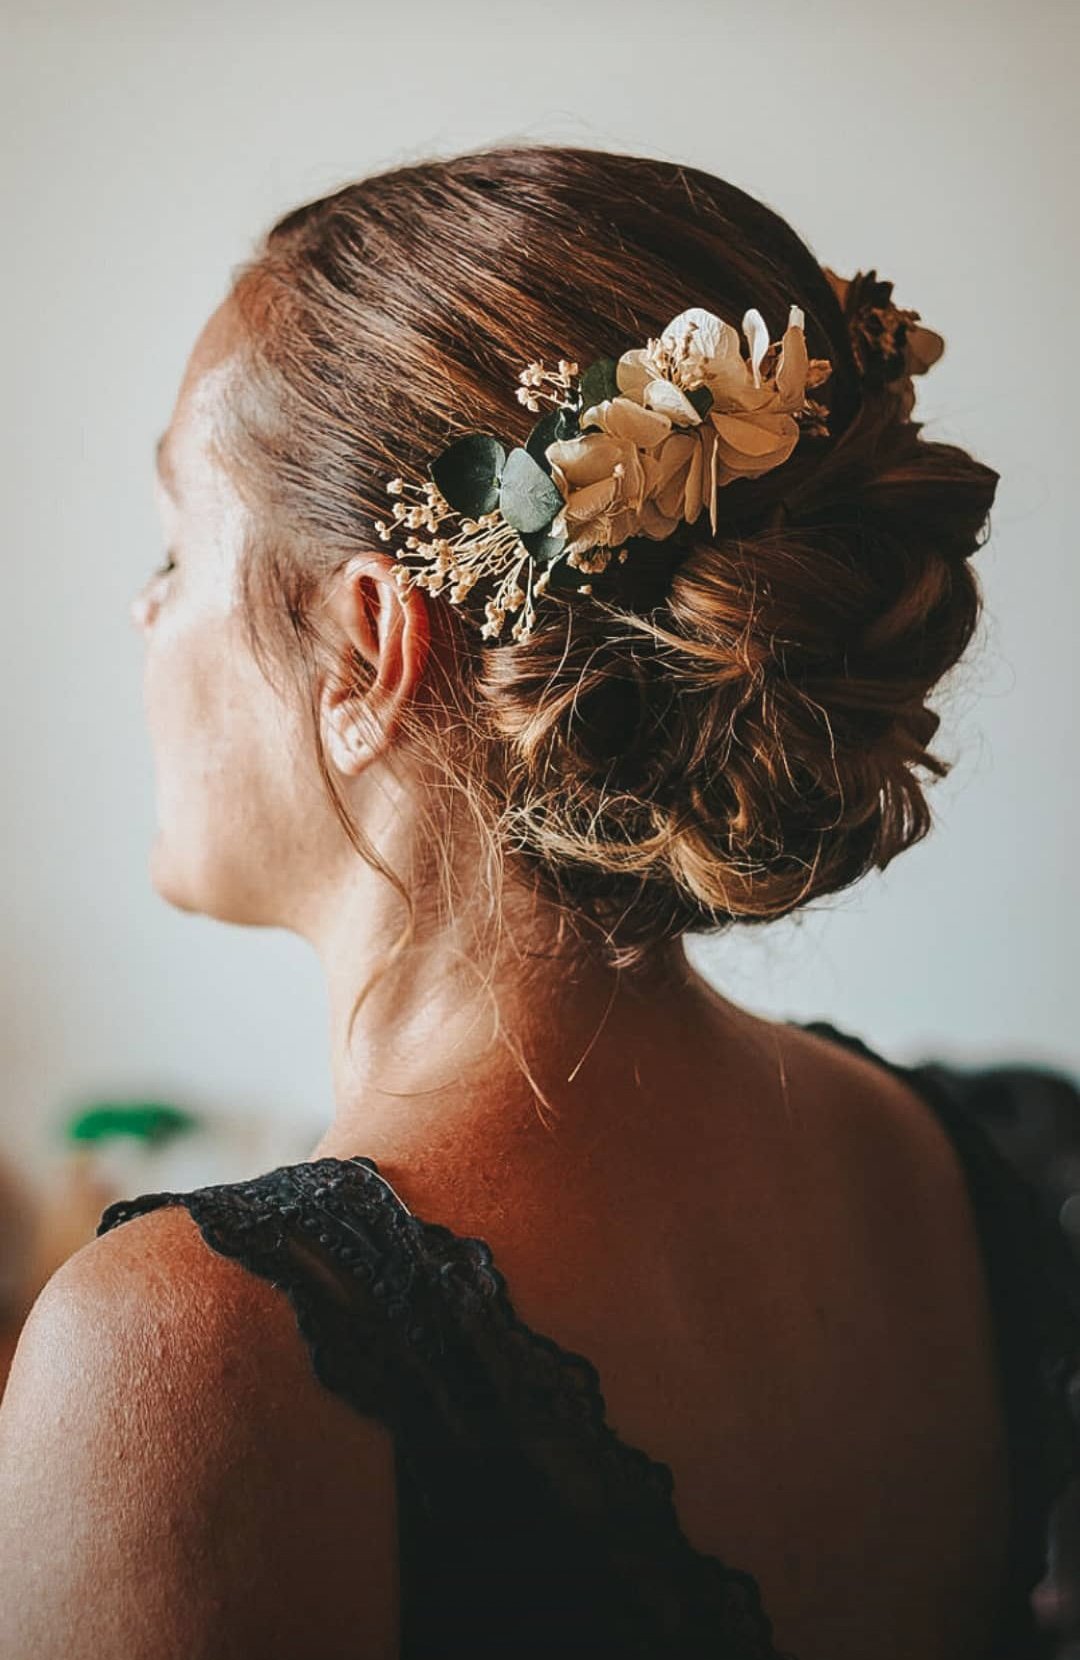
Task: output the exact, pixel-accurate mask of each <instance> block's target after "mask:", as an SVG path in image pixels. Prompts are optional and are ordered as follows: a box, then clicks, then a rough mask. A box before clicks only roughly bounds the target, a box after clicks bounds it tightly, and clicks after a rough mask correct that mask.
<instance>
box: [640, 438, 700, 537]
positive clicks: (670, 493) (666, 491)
mask: <svg viewBox="0 0 1080 1660" xmlns="http://www.w3.org/2000/svg"><path fill="white" fill-rule="evenodd" d="M700 448H701V446H700V444H699V442H698V440H697V438H696V436H695V435H694V434H692V433H682V432H675V433H672V435H671V437H670V438H668V439H667V440H666V441H665V442H664V443H663V444H661V445H660V446H659V448H658V449H657V450H655V451H654V452H653V454H652V455H646V456H644V457H643V458H642V460H643V465H644V468H645V502H652V503H653V505H654V506H655V507H656V508H657V509H658V511H659V512H660V513H661V514H662V515H663V516H664V517H665V518H668V519H672V520H674V521H676V522H677V521H678V520H679V518H680V517H681V516H682V510H683V505H684V502H685V496H686V475H687V473H688V471H689V469H690V465H691V462H692V459H693V456H694V454H695V452H696V451H698V450H700Z"/></svg>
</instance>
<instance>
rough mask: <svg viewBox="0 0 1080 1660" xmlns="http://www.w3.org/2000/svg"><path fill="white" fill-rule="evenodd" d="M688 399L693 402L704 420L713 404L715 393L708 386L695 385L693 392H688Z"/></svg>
mask: <svg viewBox="0 0 1080 1660" xmlns="http://www.w3.org/2000/svg"><path fill="white" fill-rule="evenodd" d="M686 400H687V402H688V403H692V404H693V406H694V408H695V409H696V410H697V412H698V414H699V415H700V416H701V419H702V420H704V419H705V417H706V415H707V414H708V413H709V410H710V409H711V408H712V406H713V395H712V393H711V392H710V391H709V388H708V387H707V386H695V387H694V390H693V391H692V392H687V393H686Z"/></svg>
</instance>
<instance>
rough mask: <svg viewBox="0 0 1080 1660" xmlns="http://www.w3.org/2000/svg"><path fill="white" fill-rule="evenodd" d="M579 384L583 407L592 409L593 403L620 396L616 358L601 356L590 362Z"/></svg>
mask: <svg viewBox="0 0 1080 1660" xmlns="http://www.w3.org/2000/svg"><path fill="white" fill-rule="evenodd" d="M578 386H579V388H580V391H581V407H582V409H591V408H592V406H593V404H595V403H603V402H604V399H605V398H618V397H620V396H621V393H620V391H619V383H618V381H617V380H616V379H615V359H614V358H613V357H601V358H598V359H597V361H596V362H595V363H590V364H589V367H588V368H587V369H586V370H585V373H584V374H583V375H582V377H581V379H580V380H579V381H578Z"/></svg>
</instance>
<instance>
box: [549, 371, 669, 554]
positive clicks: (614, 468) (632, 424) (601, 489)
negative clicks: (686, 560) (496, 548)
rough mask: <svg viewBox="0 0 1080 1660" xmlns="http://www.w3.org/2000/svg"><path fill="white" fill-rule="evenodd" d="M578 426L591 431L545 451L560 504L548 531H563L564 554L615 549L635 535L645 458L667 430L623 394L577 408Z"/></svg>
mask: <svg viewBox="0 0 1080 1660" xmlns="http://www.w3.org/2000/svg"><path fill="white" fill-rule="evenodd" d="M581 425H582V426H583V427H587V428H595V430H591V431H583V432H581V433H580V434H579V435H578V436H577V437H576V438H566V439H560V440H558V441H557V442H555V443H553V444H549V445H548V446H547V449H546V451H545V454H546V455H547V459H548V461H549V463H550V465H551V476H552V477H553V478H554V480H555V483H556V484H557V485H558V488H559V490H560V491H561V493H562V496H563V499H564V503H565V505H564V506H563V507H562V509H561V510H560V511H559V512H558V513H557V514H556V515H555V518H554V520H553V522H552V526H551V529H552V532H553V534H555V535H560V534H562V532H564V531H565V532H566V533H567V534H568V535H569V537H570V541H569V543H568V546H567V551H568V552H569V553H581V552H584V551H585V550H586V549H588V548H594V547H615V546H617V545H618V544H619V543H620V542H624V541H625V540H626V538H627V537H628V536H634V535H637V534H638V526H639V518H640V511H641V506H642V503H643V501H644V500H645V495H646V490H647V488H648V479H649V475H648V474H647V472H646V458H647V457H648V456H649V452H650V451H651V450H652V449H653V447H654V446H655V445H657V444H659V443H661V442H662V440H663V439H665V438H666V437H667V436H668V434H669V433H670V432H671V422H670V420H669V419H668V417H667V416H666V415H662V414H659V413H658V412H656V411H655V410H651V409H644V408H642V406H641V405H640V404H636V403H634V402H632V401H631V400H630V399H629V398H608V399H605V401H604V402H603V403H599V404H594V405H593V406H592V407H591V408H590V409H587V410H585V411H584V412H583V414H582V417H581Z"/></svg>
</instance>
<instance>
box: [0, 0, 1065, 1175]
mask: <svg viewBox="0 0 1080 1660" xmlns="http://www.w3.org/2000/svg"><path fill="white" fill-rule="evenodd" d="M4 18H5V20H4V22H3V25H2V28H3V65H2V82H3V84H2V87H0V111H2V115H0V120H2V121H3V125H4V133H3V136H4V144H3V157H2V162H0V165H2V167H3V186H4V207H3V230H4V244H5V256H4V259H3V261H2V263H0V280H2V283H3V319H4V325H5V326H4V344H3V352H2V358H3V380H4V393H5V396H4V398H3V413H2V418H3V422H4V427H3V434H2V437H3V442H2V444H0V510H2V512H3V518H4V524H3V599H4V603H3V605H2V606H0V631H2V651H0V672H2V674H3V677H4V685H3V696H2V699H0V719H2V720H3V723H4V757H5V763H6V764H5V768H4V771H5V782H6V789H5V794H4V811H3V814H2V818H0V834H2V836H3V854H4V878H5V879H4V882H3V894H4V898H3V905H4V916H3V959H2V961H3V968H2V972H3V984H2V988H0V989H2V998H0V1038H2V1044H3V1050H2V1094H0V1145H2V1146H3V1147H5V1148H6V1149H7V1150H8V1151H9V1152H10V1153H12V1154H13V1155H17V1156H18V1158H19V1160H20V1161H21V1162H27V1163H29V1164H30V1165H32V1166H34V1167H43V1166H44V1165H45V1164H46V1163H47V1161H48V1159H49V1158H50V1157H51V1156H52V1153H53V1151H54V1150H55V1146H56V1134H57V1126H58V1125H59V1124H60V1123H61V1121H62V1120H63V1119H64V1117H65V1115H66V1114H68V1113H69V1112H70V1111H71V1110H72V1109H74V1108H77V1107H78V1106H79V1104H80V1103H84V1102H86V1101H89V1100H94V1099H98V1098H102V1097H112V1096H115V1095H117V1094H120V1095H124V1096H129V1097H139V1096H149V1097H153V1098H157V1099H165V1100H172V1101H178V1102H181V1103H182V1104H183V1105H184V1106H186V1107H188V1108H190V1109H192V1110H194V1111H196V1112H198V1113H202V1114H206V1115H207V1116H208V1117H210V1118H214V1119H216V1120H218V1121H219V1123H220V1125H221V1127H222V1133H221V1135H220V1136H219V1138H218V1139H217V1141H216V1144H215V1146H214V1147H213V1148H212V1149H208V1148H205V1147H204V1148H203V1150H202V1151H196V1152H195V1153H193V1155H192V1157H191V1159H190V1160H189V1163H188V1165H187V1166H186V1167H185V1168H178V1167H177V1166H176V1165H173V1166H171V1167H170V1172H169V1174H170V1183H169V1185H186V1184H187V1183H188V1181H189V1180H190V1181H194V1180H199V1179H206V1180H210V1179H232V1177H233V1176H239V1175H241V1174H245V1173H249V1172H250V1173H254V1171H255V1170H256V1169H258V1168H265V1167H267V1166H268V1165H269V1164H270V1163H271V1162H278V1161H280V1160H281V1159H284V1158H293V1157H296V1158H298V1157H303V1156H305V1155H306V1152H307V1150H308V1148H309V1146H310V1144H311V1142H312V1141H313V1140H314V1138H315V1137H316V1136H317V1135H318V1133H319V1132H320V1129H321V1126H322V1124H323V1122H324V1120H325V1118H326V1116H327V1114H328V1113H329V1110H330V1102H331V1096H330V1084H329V1069H328V1063H327V1034H326V1029H325V1008H324V1000H323V987H322V980H321V975H320V972H319V968H318V964H317V962H316V960H315V958H314V957H313V955H312V954H311V953H310V952H309V950H308V949H307V948H306V946H305V945H304V943H303V942H301V941H299V940H297V939H296V938H294V937H292V936H290V935H287V934H285V933H283V932H281V931H277V930H273V931H266V930H243V929H238V928H232V927H228V926H225V925H223V924H220V923H217V922H214V921H212V920H208V919H206V918H203V917H199V916H193V915H186V914H180V913H178V912H176V911H173V910H171V909H170V908H169V907H168V906H167V905H166V904H165V903H164V902H163V901H162V900H160V899H159V898H158V897H157V896H156V894H155V893H154V892H153V890H152V889H151V887H150V886H149V882H148V879H147V874H146V859H147V853H148V849H149V846H150V843H151V839H152V835H153V830H154V805H153V777H152V769H151V759H150V753H149V747H148V743H147V741H146V739H145V736H144V731H143V724H142V710H141V699H140V672H141V642H140V640H139V639H138V638H137V636H136V634H135V632H134V630H133V628H132V626H131V623H130V621H129V616H128V603H129V600H130V598H131V595H132V593H133V592H134V591H135V590H136V589H137V588H138V587H139V585H140V584H141V583H142V581H143V580H144V578H145V576H146V574H147V573H148V571H149V569H150V568H151V567H152V566H153V565H156V564H157V563H158V562H159V560H160V558H161V557H162V553H163V549H162V545H161V538H160V532H159V527H158V523H157V519H156V515H155V512H154V508H153V501H152V496H151V483H150V481H151V451H152V446H153V441H154V439H155V438H156V436H157V434H158V433H159V432H160V431H161V429H162V428H163V427H164V425H165V423H166V421H167V420H168V417H169V413H170V410H171V407H172V402H173V398H174V396H175V393H176V389H177V386H178V384H179V379H180V375H181V371H182V368H183V365H184V361H185V359H186V356H187V353H188V351H189V349H190V347H191V344H192V342H193V340H194V338H195V335H196V333H197V332H198V329H199V327H200V326H201V324H202V322H203V321H204V319H205V317H206V316H207V315H208V313H209V312H210V311H211V310H212V309H213V307H214V306H215V305H216V304H217V302H218V300H219V299H220V298H221V296H222V294H223V292H224V289H225V285H226V281H227V275H228V271H229V268H230V266H231V265H233V264H234V263H235V262H236V261H237V260H239V259H241V258H242V257H243V256H244V255H245V254H246V253H247V252H248V251H249V248H250V247H251V245H252V243H253V241H254V239H255V237H256V235H257V233H258V232H259V231H260V230H261V229H262V228H263V227H264V226H265V225H266V224H267V223H268V222H269V221H270V220H271V219H272V218H273V217H274V216H276V215H278V214H279V213H281V212H282V211H284V210H285V209H286V208H287V207H289V206H291V205H294V204H295V203H297V202H299V201H301V200H303V199H306V198H309V197H311V196H313V195H316V194H321V193H323V192H324V191H326V190H328V189H330V188H332V187H334V186H336V185H338V184H341V183H343V182H345V181H346V180H347V179H349V178H352V177H356V176H358V175H361V174H363V173H366V172H370V171H374V170H378V169H381V168H385V167H387V166H391V165H393V164H396V163H398V162H401V161H407V160H410V159H415V158H419V157H422V156H426V155H428V154H432V153H436V154H440V153H448V152H451V151H454V150H459V149H464V148H467V147H470V146H472V145H478V144H485V143H489V142H492V141H502V140H524V141H541V140H543V141H553V142H566V143H575V144H584V145H588V146H593V147H604V148H613V149H623V150H629V151H634V152H644V153H650V154H653V155H658V156H662V157H665V158H667V159H670V160H675V161H683V162H688V163H691V164H693V165H696V166H699V167H703V168H707V169H709V170H711V171H713V172H716V173H719V174H721V175H723V176H725V177H727V178H729V179H731V180H732V181H734V182H735V183H736V184H738V185H740V186H741V187H743V188H744V189H746V190H749V191H751V192H752V193H754V194H756V195H758V196H760V197H761V198H763V199H764V200H765V201H766V202H768V203H769V204H770V205H771V206H772V207H774V208H776V209H777V210H778V211H779V212H780V213H781V214H783V215H784V216H785V217H786V218H787V219H789V220H790V222H791V223H792V224H793V225H794V227H795V228H796V229H797V230H798V231H799V232H800V233H801V234H802V235H803V236H804V237H805V238H806V240H807V241H808V242H809V243H810V245H811V247H812V248H813V249H814V251H815V253H816V254H817V256H818V257H819V258H820V259H821V260H822V261H823V262H825V263H827V264H830V265H832V266H833V267H834V268H835V269H836V270H838V271H839V272H840V273H841V274H842V275H845V276H846V275H851V274H852V273H853V272H854V271H855V270H856V269H857V268H863V269H866V268H869V267H874V268H876V269H877V271H878V274H879V275H880V276H883V277H886V278H890V279H892V280H893V282H894V283H895V285H896V286H895V295H894V297H895V299H896V301H897V303H898V304H900V305H903V306H910V307H913V308H914V309H916V310H918V311H919V312H921V314H922V316H923V318H924V320H925V321H926V323H927V324H928V325H929V326H930V327H932V328H934V329H936V330H938V331H939V332H940V333H942V334H943V335H944V336H945V339H946V355H945V357H944V359H943V360H942V361H941V363H939V364H938V365H937V366H936V367H935V368H934V370H933V371H932V372H931V374H930V375H928V376H927V377H925V379H923V380H921V381H918V382H917V383H916V384H917V388H918V396H919V403H918V406H917V414H918V416H919V418H920V419H922V420H924V421H926V423H927V428H926V431H927V436H928V437H937V438H941V439H944V440H947V441H953V442H958V443H960V444H962V445H964V446H965V447H967V448H970V449H971V450H972V451H973V452H974V453H975V454H976V455H977V456H979V457H980V458H981V459H983V460H985V461H987V462H989V463H990V464H991V465H993V466H994V467H996V468H997V469H998V470H999V471H1000V473H1001V474H1002V483H1001V486H1000V488H999V494H998V503H997V507H996V510H995V513H994V517H993V536H992V539H991V541H990V542H989V544H988V545H987V546H986V547H985V548H984V549H983V551H982V553H981V555H979V556H978V568H979V570H980V571H981V574H982V577H983V581H984V585H985V592H986V598H987V616H986V620H985V622H984V625H983V630H982V633H981V635H980V637H979V640H978V642H977V644H976V646H975V648H974V650H973V653H972V655H971V658H970V660H969V662H968V663H967V664H966V666H963V667H962V668H961V670H960V671H959V674H958V676H957V678H956V679H955V680H954V682H953V684H952V686H951V688H950V689H949V690H948V691H947V693H946V694H945V695H943V696H942V697H941V698H940V699H939V706H940V708H941V710H942V713H943V717H944V724H943V728H942V732H941V735H940V739H939V744H938V749H939V753H942V754H944V755H945V756H947V757H949V758H952V759H954V760H955V762H956V765H955V770H954V772H953V773H952V775H951V777H950V778H949V779H948V780H946V781H945V782H944V783H941V784H938V785H936V786H934V788H933V790H932V793H931V799H932V802H933V804H934V808H935V812H936V818H937V824H936V828H935V830H934V831H933V833H932V834H931V836H930V838H929V840H928V841H927V842H925V843H924V844H922V845H921V846H920V847H918V848H916V849H915V850H913V851H911V852H909V853H908V854H906V855H905V856H903V857H901V858H900V859H899V860H898V861H897V862H896V863H895V864H894V865H893V867H892V868H891V869H890V870H889V871H888V872H886V873H885V874H884V875H880V876H874V877H871V878H869V879H868V880H867V881H865V882H864V883H863V884H862V885H861V886H860V887H857V888H855V889H853V890H852V891H851V892H850V893H849V894H847V895H843V896H840V897H838V898H836V899H833V900H831V901H830V902H828V903H827V904H825V905H823V906H821V907H820V908H818V909H816V910H814V911H813V912H812V913H804V914H803V916H802V917H801V918H799V919H798V920H794V921H791V922H788V923H783V924H779V925H773V926H770V927H767V928H765V929H759V930H753V931H741V932H740V931H736V932H734V933H732V934H730V935H728V936H726V937H724V938H721V939H716V940H711V941H705V940H695V941H692V942H691V944H690V953H691V955H692V957H693V958H694V960H695V962H696V963H697V964H698V965H699V966H700V967H701V968H702V969H703V971H704V972H705V973H707V975H708V976H709V977H710V979H712V980H713V981H714V982H715V983H716V984H717V985H718V986H719V987H720V988H721V989H722V990H724V991H725V992H726V993H727V994H728V995H730V996H733V997H735V998H736V999H737V1000H740V1001H742V1002H744V1003H747V1004H749V1005H751V1006H753V1007H755V1008H758V1009H761V1010H764V1011H768V1012H772V1013H775V1014H778V1015H784V1016H792V1017H796V1018H813V1017H825V1018H829V1019H832V1020H834V1021H835V1022H836V1023H837V1024H838V1025H841V1026H843V1027H846V1028H847V1029H849V1030H852V1031H854V1032H856V1033H858V1034H860V1035H862V1036H864V1037H865V1038H866V1039H867V1041H869V1042H871V1043H873V1044H875V1045H876V1046H878V1047H880V1048H881V1049H883V1050H885V1051H886V1052H887V1053H891V1054H893V1055H894V1056H897V1057H899V1058H918V1057H922V1056H925V1055H931V1054H933V1055H936V1056H939V1057H942V1058H950V1059H953V1060H956V1061H960V1062H965V1061H968V1060H971V1061H973V1062H975V1061H977V1062H980V1063H984V1062H991V1061H993V1060H995V1059H997V1058H1001V1059H1006V1058H1007V1059H1012V1060H1016V1059H1028V1060H1036V1061H1038V1060H1044V1061H1048V1062H1050V1063H1052V1064H1054V1065H1061V1066H1065V1067H1067V1068H1069V1069H1072V1070H1080V1023H1078V1020H1077V1013H1076V1004H1077V987H1078V984H1080V938H1078V928H1077V921H1078V916H1077V912H1078V878H1077V875H1076V869H1075V864H1074V843H1075V839H1076V824H1077V819H1078V815H1080V780H1078V768H1077V759H1076V757H1077V740H1076V719H1077V714H1078V703H1080V699H1078V695H1077V694H1078V684H1077V682H1078V672H1080V671H1078V668H1077V653H1076V645H1075V640H1076V633H1077V628H1078V618H1080V557H1078V552H1077V547H1076V540H1077V538H1076V532H1075V528H1074V523H1073V502H1074V499H1075V484H1076V480H1077V467H1076V462H1075V455H1076V452H1077V447H1078V443H1080V418H1078V414H1077V394H1076V380H1075V368H1074V364H1073V360H1072V344H1073V342H1072V327H1073V303H1074V296H1075V291H1076V275H1075V273H1076V269H1077V261H1078V256H1080V236H1078V230H1077V217H1076V211H1075V198H1074V196H1073V195H1072V194H1071V192H1072V190H1073V181H1074V169H1075V166H1076V162H1077V159H1078V156H1077V148H1078V146H1077V125H1076V118H1075V115H1074V113H1073V110H1072V107H1071V100H1072V98H1073V94H1074V91H1075V86H1076V80H1077V71H1078V68H1080V52H1078V45H1080V12H1078V9H1077V8H1076V7H1075V6H1074V5H1072V4H1070V3H1068V0H1061V3H1060V4H1055V3H1053V0H1034V3H1031V0H1029V3H1026V4H1019V3H1015V4H1014V3H1008V4H1005V3H1000V0H999V3H990V0H983V3H981V4H980V5H978V6H973V5H971V4H970V3H969V0H934V3H933V4H928V3H925V0H919V3H917V4H908V5H896V4H890V5H888V6H885V5H884V4H879V3H877V0H863V3H861V4H856V3H854V0H815V3H813V4H810V3H807V0H755V4H754V5H752V6H748V5H745V4H740V5H735V4H732V3H730V0H665V3H664V4H663V5H648V4H645V3H644V0H622V3H616V0H587V3H583V0H545V4H543V5H542V6H533V5H530V6H528V7H526V6H520V5H508V4H502V5H498V4H495V3H494V0H467V3H462V0H458V3H456V4H440V5H436V4H435V3H434V0H397V3H396V4H395V5H392V6H374V5H370V6H369V5H365V4H361V3H358V0H351V3H346V0H305V3H304V4H303V5H300V4H296V3H295V0H293V3H289V4H281V3H278V0H259V3H258V4H256V3H254V0H224V3H223V4H217V5H215V6H214V7H213V8H211V7H210V6H209V5H208V4H187V5H185V6H183V7H181V6H176V5H171V4H170V5H165V4H163V3H162V0H140V3H138V4H135V3H134V0H116V3H112V4H108V3H102V0H53V3H52V4H51V5H50V6H48V7H47V8H38V7H36V6H35V7H34V8H31V7H29V6H24V5H22V4H14V5H13V4H12V0H8V3H7V5H6V7H5V12H4ZM572 344H573V343H572V342H567V346H568V348H569V347H570V346H572ZM230 1126H231V1128H230ZM230 1138H231V1139H230ZM200 1160H201V1161H202V1163H201V1165H200ZM173 1178H176V1180H175V1181H173ZM140 1185H141V1186H144V1187H145V1186H147V1185H150V1184H148V1183H147V1182H141V1184H140Z"/></svg>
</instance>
